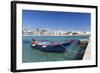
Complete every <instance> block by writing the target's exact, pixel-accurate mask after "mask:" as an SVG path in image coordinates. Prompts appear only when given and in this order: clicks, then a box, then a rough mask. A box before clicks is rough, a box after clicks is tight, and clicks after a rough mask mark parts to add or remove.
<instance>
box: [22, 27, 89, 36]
mask: <svg viewBox="0 0 100 73" xmlns="http://www.w3.org/2000/svg"><path fill="white" fill-rule="evenodd" d="M22 34H23V35H33V36H79V35H89V36H90V32H86V31H63V30H49V29H39V28H36V29H34V30H29V29H23V31H22Z"/></svg>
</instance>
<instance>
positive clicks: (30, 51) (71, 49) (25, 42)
mask: <svg viewBox="0 0 100 73" xmlns="http://www.w3.org/2000/svg"><path fill="white" fill-rule="evenodd" d="M33 38H34V39H35V40H38V41H49V42H66V41H67V40H80V39H89V36H23V37H22V62H23V63H30V62H49V61H65V60H66V61H67V60H78V59H76V58H75V57H76V55H77V52H78V51H79V50H80V49H81V48H80V47H79V46H78V45H77V44H76V43H72V44H71V45H69V46H68V47H66V49H67V51H65V52H64V53H54V52H43V51H40V50H37V49H34V48H33V47H32V46H31V43H32V39H33Z"/></svg>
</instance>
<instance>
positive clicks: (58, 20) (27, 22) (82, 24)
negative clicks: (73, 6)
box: [22, 10, 91, 31]
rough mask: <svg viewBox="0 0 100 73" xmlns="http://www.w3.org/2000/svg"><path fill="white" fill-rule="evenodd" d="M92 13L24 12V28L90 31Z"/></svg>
mask: <svg viewBox="0 0 100 73" xmlns="http://www.w3.org/2000/svg"><path fill="white" fill-rule="evenodd" d="M90 20H91V14H90V13H75V12H55V11H36V10H23V12H22V24H23V28H26V29H27V27H28V28H30V29H33V30H35V29H37V28H39V29H45V28H46V29H51V30H64V31H73V30H74V31H90V25H91V21H90Z"/></svg>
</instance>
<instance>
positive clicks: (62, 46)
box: [32, 40, 72, 53]
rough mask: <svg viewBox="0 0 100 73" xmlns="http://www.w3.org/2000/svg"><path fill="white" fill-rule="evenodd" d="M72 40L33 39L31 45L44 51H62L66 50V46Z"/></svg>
mask: <svg viewBox="0 0 100 73" xmlns="http://www.w3.org/2000/svg"><path fill="white" fill-rule="evenodd" d="M71 42H72V41H66V42H60V43H59V42H46V41H45V42H38V41H35V40H34V41H33V42H32V47H33V48H34V49H38V50H41V51H45V52H58V53H63V52H65V51H66V47H67V46H69V45H70V44H71Z"/></svg>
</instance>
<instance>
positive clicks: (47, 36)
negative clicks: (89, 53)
mask: <svg viewBox="0 0 100 73" xmlns="http://www.w3.org/2000/svg"><path fill="white" fill-rule="evenodd" d="M22 36H47V35H22ZM49 36H50V35H49ZM52 36H58V35H52ZM61 36H89V37H90V36H91V35H61ZM47 37H48V36H47Z"/></svg>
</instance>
